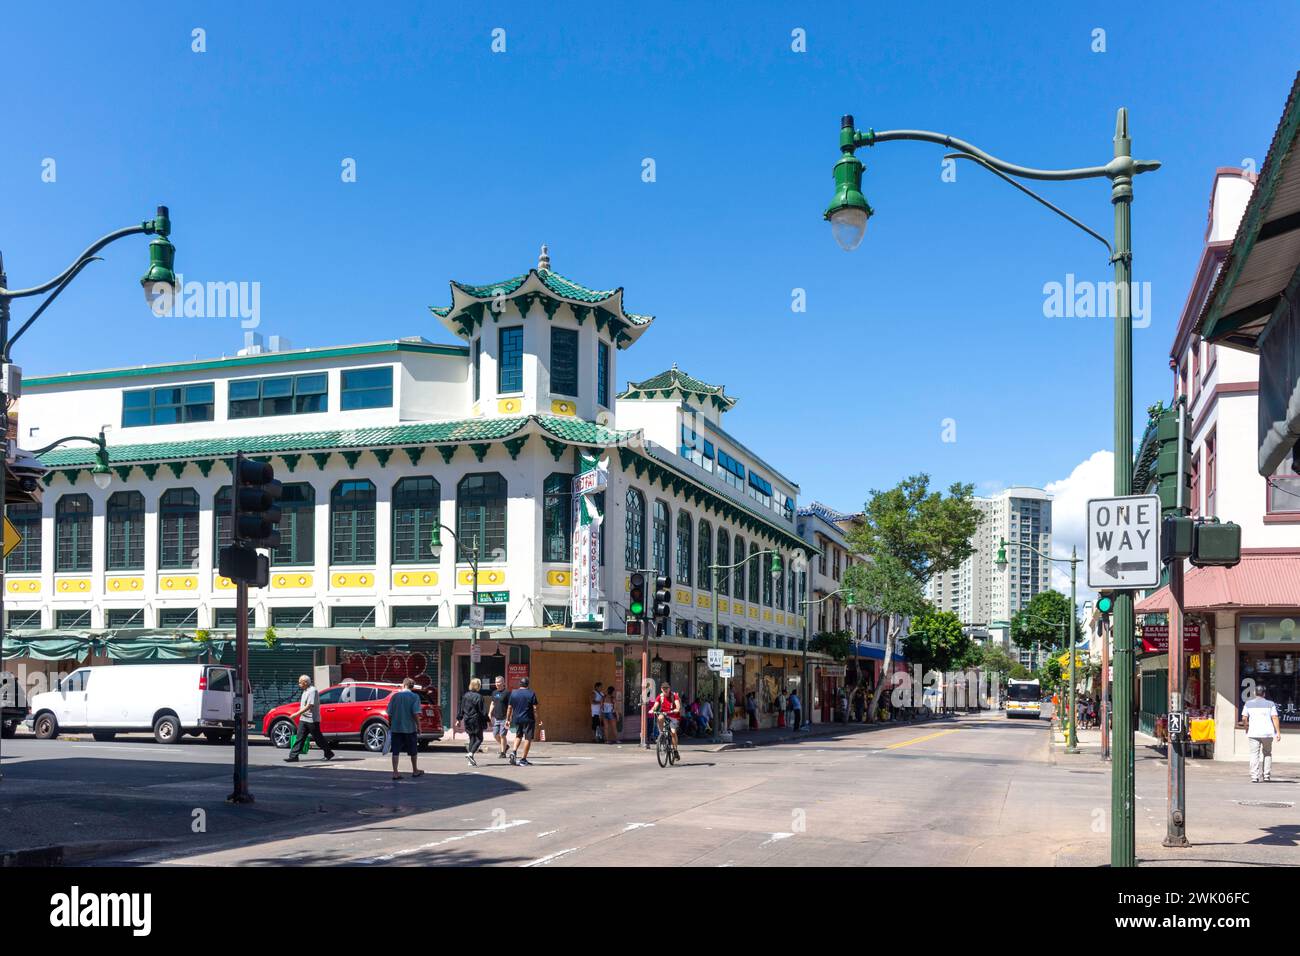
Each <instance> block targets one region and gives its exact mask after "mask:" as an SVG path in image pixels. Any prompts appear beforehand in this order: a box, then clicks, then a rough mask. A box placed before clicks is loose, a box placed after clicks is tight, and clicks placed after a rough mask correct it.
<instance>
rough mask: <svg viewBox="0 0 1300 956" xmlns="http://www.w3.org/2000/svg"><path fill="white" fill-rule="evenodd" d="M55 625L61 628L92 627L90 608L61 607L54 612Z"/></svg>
mask: <svg viewBox="0 0 1300 956" xmlns="http://www.w3.org/2000/svg"><path fill="white" fill-rule="evenodd" d="M54 626H55V627H56V628H58V629H59V630H62V629H64V628H72V627H90V608H59V609H58V610H57V611H55V612H54Z"/></svg>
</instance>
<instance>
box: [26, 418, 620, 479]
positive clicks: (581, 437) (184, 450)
mask: <svg viewBox="0 0 1300 956" xmlns="http://www.w3.org/2000/svg"><path fill="white" fill-rule="evenodd" d="M531 424H536V425H538V426H540V428H541V429H542V430H543V431H544V432H547V433H549V434H550V435H551V436H553V437H555V438H557V439H559V440H561V441H567V442H572V443H574V444H590V445H607V444H614V443H616V442H618V441H620V440H621V439H622V438H624V437H625V436H627V435H629V434H631V433H630V432H617V431H612V430H610V429H607V428H603V427H601V426H599V425H595V424H593V423H591V422H584V421H581V420H580V419H576V418H560V417H555V416H549V415H548V416H539V415H523V416H515V417H512V418H471V419H464V420H460V421H450V422H421V423H418V424H411V425H392V426H383V427H377V428H353V429H345V430H340V431H318V432H293V433H289V434H285V435H243V436H238V437H235V436H223V437H221V438H207V439H204V438H198V439H192V440H187V441H174V442H156V443H153V444H148V445H143V444H142V445H109V446H108V459H109V464H123V465H125V464H133V463H137V462H152V461H174V460H177V459H182V460H192V459H206V458H221V457H228V456H231V455H234V454H235V452H236V451H243V452H245V453H246V454H250V455H265V454H275V453H280V452H307V451H333V450H343V449H365V448H385V447H390V448H391V447H400V446H403V445H407V446H411V445H430V444H454V443H458V442H482V441H500V440H501V439H504V438H509V437H510V436H512V435H514V434H516V433H517V432H520V431H522V430H524V429H526V428H528V426H529V425H531ZM94 462H95V449H94V448H93V447H90V446H87V447H81V448H59V449H55V450H54V451H51V452H46V453H45V454H44V455H42V456H41V464H43V465H45V467H47V468H76V467H82V466H90V465H93V464H94Z"/></svg>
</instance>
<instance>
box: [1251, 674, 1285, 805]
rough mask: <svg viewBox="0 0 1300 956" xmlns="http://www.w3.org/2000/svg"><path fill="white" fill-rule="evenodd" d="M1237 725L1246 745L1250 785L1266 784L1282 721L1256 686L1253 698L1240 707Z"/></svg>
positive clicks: (1263, 692)
mask: <svg viewBox="0 0 1300 956" xmlns="http://www.w3.org/2000/svg"><path fill="white" fill-rule="evenodd" d="M1241 723H1242V724H1244V725H1245V727H1246V739H1247V740H1248V741H1250V782H1251V783H1259V782H1260V780H1263V781H1264V782H1265V783H1267V782H1269V781H1270V780H1271V779H1272V774H1273V741H1275V740H1277V741H1281V740H1282V720H1281V718H1280V717H1279V716H1278V712H1277V704H1275V703H1273V702H1272V701H1271V700H1269V699H1268V694H1267V691H1266V690H1265V689H1264V688H1263V687H1262V686H1259V685H1256V686H1255V693H1254V695H1253V696H1252V697H1251V698H1250V699H1249V700H1248V701H1246V703H1245V704H1244V705H1243V706H1242V708H1241Z"/></svg>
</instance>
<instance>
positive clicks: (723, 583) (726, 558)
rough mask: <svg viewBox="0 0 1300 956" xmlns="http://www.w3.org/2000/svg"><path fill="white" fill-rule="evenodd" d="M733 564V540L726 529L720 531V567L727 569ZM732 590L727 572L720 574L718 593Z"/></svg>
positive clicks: (720, 572)
mask: <svg viewBox="0 0 1300 956" xmlns="http://www.w3.org/2000/svg"><path fill="white" fill-rule="evenodd" d="M729 564H731V538H730V536H728V534H727V529H726V528H719V529H718V567H719V568H725V567H726V566H727V565H729ZM730 589H731V578H730V574H729V573H728V572H727V571H719V572H718V593H719V594H726V593H727V592H728V591H730Z"/></svg>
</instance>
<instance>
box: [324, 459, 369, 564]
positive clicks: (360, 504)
mask: <svg viewBox="0 0 1300 956" xmlns="http://www.w3.org/2000/svg"><path fill="white" fill-rule="evenodd" d="M375 498H376V496H375V486H374V483H373V482H371V481H369V480H367V479H347V480H344V481H340V482H338V483H337V484H336V485H335V486H334V488H333V490H332V491H331V492H330V564H374V563H375Z"/></svg>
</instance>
